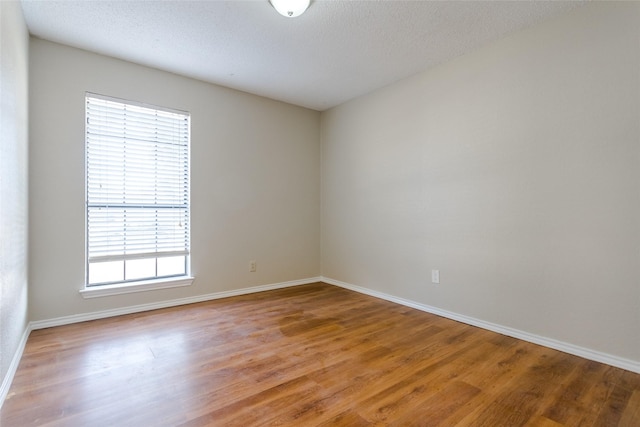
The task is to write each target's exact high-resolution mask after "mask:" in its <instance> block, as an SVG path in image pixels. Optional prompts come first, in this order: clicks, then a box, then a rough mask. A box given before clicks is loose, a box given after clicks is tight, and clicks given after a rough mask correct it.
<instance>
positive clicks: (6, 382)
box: [0, 324, 31, 409]
mask: <svg viewBox="0 0 640 427" xmlns="http://www.w3.org/2000/svg"><path fill="white" fill-rule="evenodd" d="M30 333H31V325H30V324H29V325H27V327H26V329H25V330H24V332H23V333H22V338H20V343H19V344H18V348H17V349H16V352H15V353H14V354H13V359H11V364H10V365H9V370H8V371H7V373H6V375H5V376H4V378H3V379H2V386H1V387H0V409H2V404H3V403H4V400H5V399H6V398H7V395H8V394H9V388H11V383H12V382H13V377H14V376H15V375H16V371H17V370H18V365H19V364H20V359H22V354H23V353H24V347H25V346H26V345H27V339H28V338H29V334H30Z"/></svg>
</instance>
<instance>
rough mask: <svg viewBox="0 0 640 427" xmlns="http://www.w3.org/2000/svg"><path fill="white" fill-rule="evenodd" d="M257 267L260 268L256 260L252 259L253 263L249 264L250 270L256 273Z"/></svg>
mask: <svg viewBox="0 0 640 427" xmlns="http://www.w3.org/2000/svg"><path fill="white" fill-rule="evenodd" d="M257 269H258V264H256V262H255V261H251V263H250V264H249V271H250V272H252V273H255V272H256V270H257Z"/></svg>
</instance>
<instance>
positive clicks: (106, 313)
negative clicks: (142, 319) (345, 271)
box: [30, 277, 321, 330]
mask: <svg viewBox="0 0 640 427" xmlns="http://www.w3.org/2000/svg"><path fill="white" fill-rule="evenodd" d="M320 281H321V278H320V277H311V278H308V279H300V280H292V281H289V282H282V283H274V284H271V285H261V286H253V287H250V288H243V289H234V290H232V291H222V292H214V293H211V294H205V295H197V296H193V297H187V298H179V299H174V300H169V301H159V302H154V303H150V304H140V305H133V306H128V307H121V308H115V309H111V310H103V311H94V312H91V313H82V314H74V315H71V316H63V317H56V318H54V319H47V320H37V321H33V322H31V323H30V327H31V330H36V329H43V328H51V327H53V326H62V325H68V324H71V323H78V322H85V321H88V320H97V319H104V318H107V317H114V316H121V315H123V314H131V313H139V312H143V311H149V310H156V309H159V308H167V307H175V306H178V305H185V304H193V303H196V302H203V301H210V300H214V299H220V298H228V297H233V296H237V295H246V294H252V293H256V292H263V291H270V290H273V289H281V288H289V287H292V286H299V285H307V284H309V283H315V282H320Z"/></svg>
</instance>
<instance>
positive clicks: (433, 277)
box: [431, 270, 440, 283]
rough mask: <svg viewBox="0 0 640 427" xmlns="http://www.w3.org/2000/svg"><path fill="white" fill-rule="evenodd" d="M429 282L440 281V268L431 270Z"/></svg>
mask: <svg viewBox="0 0 640 427" xmlns="http://www.w3.org/2000/svg"><path fill="white" fill-rule="evenodd" d="M431 283H440V270H431Z"/></svg>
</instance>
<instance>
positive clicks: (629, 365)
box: [320, 277, 640, 373]
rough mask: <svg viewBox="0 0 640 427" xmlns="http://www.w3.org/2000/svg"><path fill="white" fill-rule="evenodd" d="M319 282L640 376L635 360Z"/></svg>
mask: <svg viewBox="0 0 640 427" xmlns="http://www.w3.org/2000/svg"><path fill="white" fill-rule="evenodd" d="M320 280H321V281H322V282H324V283H328V284H330V285H335V286H339V287H341V288H345V289H349V290H352V291H355V292H358V293H361V294H365V295H370V296H373V297H376V298H380V299H383V300H386V301H391V302H395V303H397V304H401V305H404V306H406V307H411V308H415V309H417V310H421V311H425V312H427V313H431V314H435V315H437V316H441V317H446V318H448V319H452V320H456V321H458V322H462V323H466V324H467V325H472V326H477V327H479V328H482V329H487V330H489V331H493V332H497V333H499V334H502V335H507V336H510V337H513V338H518V339H521V340H523V341H528V342H531V343H534V344H538V345H542V346H544V347H549V348H552V349H554V350H559V351H562V352H565V353H569V354H573V355H575V356H579V357H583V358H585V359H589V360H593V361H596V362H601V363H606V364H607V365H611V366H615V367H617V368H621V369H626V370H627V371H631V372H636V373H640V362H638V361H635V360H630V359H625V358H622V357H618V356H614V355H611V354H607V353H602V352H600V351H595V350H591V349H589V348H584V347H580V346H577V345H573V344H570V343H566V342H563V341H558V340H554V339H551V338H546V337H542V336H539V335H535V334H531V333H528V332H525V331H521V330H518V329H513V328H509V327H507V326H502V325H498V324H495V323H491V322H486V321H484V320H480V319H476V318H473V317H469V316H464V315H461V314H458V313H453V312H451V311H447V310H442V309H439V308H436V307H432V306H429V305H426V304H421V303H418V302H415V301H411V300H407V299H404V298H399V297H396V296H393V295H389V294H385V293H383V292H378V291H374V290H371V289H367V288H364V287H362V286H356V285H352V284H350V283H345V282H341V281H339V280H334V279H330V278H328V277H321V278H320Z"/></svg>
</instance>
